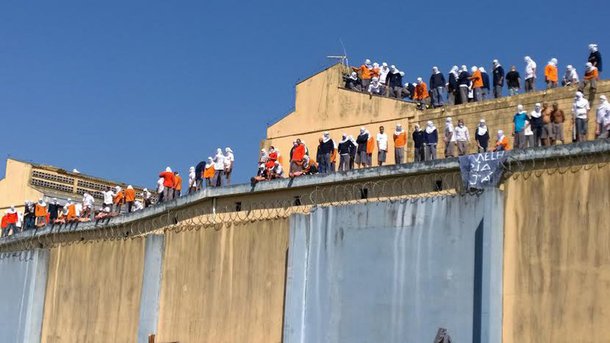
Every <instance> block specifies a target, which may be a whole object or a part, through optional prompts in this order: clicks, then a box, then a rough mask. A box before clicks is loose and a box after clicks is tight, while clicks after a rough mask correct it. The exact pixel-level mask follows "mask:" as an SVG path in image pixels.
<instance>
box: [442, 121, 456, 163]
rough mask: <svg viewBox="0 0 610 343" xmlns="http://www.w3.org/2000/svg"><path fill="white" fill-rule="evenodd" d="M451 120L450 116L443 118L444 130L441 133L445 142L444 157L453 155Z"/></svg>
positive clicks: (453, 137) (453, 144) (453, 135)
mask: <svg viewBox="0 0 610 343" xmlns="http://www.w3.org/2000/svg"><path fill="white" fill-rule="evenodd" d="M453 131H454V130H453V121H452V119H451V117H447V119H445V131H444V134H443V141H444V142H445V158H448V157H455V156H454V155H453V151H454V150H455V134H454V132H453Z"/></svg>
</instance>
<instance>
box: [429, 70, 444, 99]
mask: <svg viewBox="0 0 610 343" xmlns="http://www.w3.org/2000/svg"><path fill="white" fill-rule="evenodd" d="M429 85H430V92H431V93H432V107H440V106H443V90H444V89H445V76H443V73H441V72H440V71H439V70H438V67H432V76H430V84H429Z"/></svg>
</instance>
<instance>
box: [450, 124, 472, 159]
mask: <svg viewBox="0 0 610 343" xmlns="http://www.w3.org/2000/svg"><path fill="white" fill-rule="evenodd" d="M453 131H454V135H455V141H456V143H457V149H458V156H464V155H466V154H468V144H469V143H470V132H468V128H467V127H466V126H465V125H464V120H462V119H459V120H458V125H457V126H456V127H455V128H454V130H453Z"/></svg>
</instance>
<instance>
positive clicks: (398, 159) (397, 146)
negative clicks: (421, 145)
mask: <svg viewBox="0 0 610 343" xmlns="http://www.w3.org/2000/svg"><path fill="white" fill-rule="evenodd" d="M393 137H394V163H395V164H402V163H404V161H405V145H407V132H406V131H405V130H403V128H402V125H401V124H400V123H398V124H396V131H394V136H393Z"/></svg>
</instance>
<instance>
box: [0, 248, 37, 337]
mask: <svg viewBox="0 0 610 343" xmlns="http://www.w3.org/2000/svg"><path fill="white" fill-rule="evenodd" d="M48 261H49V253H48V251H46V250H33V251H28V252H23V253H19V254H14V255H12V256H9V257H5V258H3V259H1V260H0V275H1V276H2V277H1V280H2V281H1V284H2V292H0V304H1V305H0V318H1V320H0V343H17V342H24V343H34V342H40V332H41V328H42V313H43V304H44V301H43V299H44V296H45V286H46V279H47V264H48Z"/></svg>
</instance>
